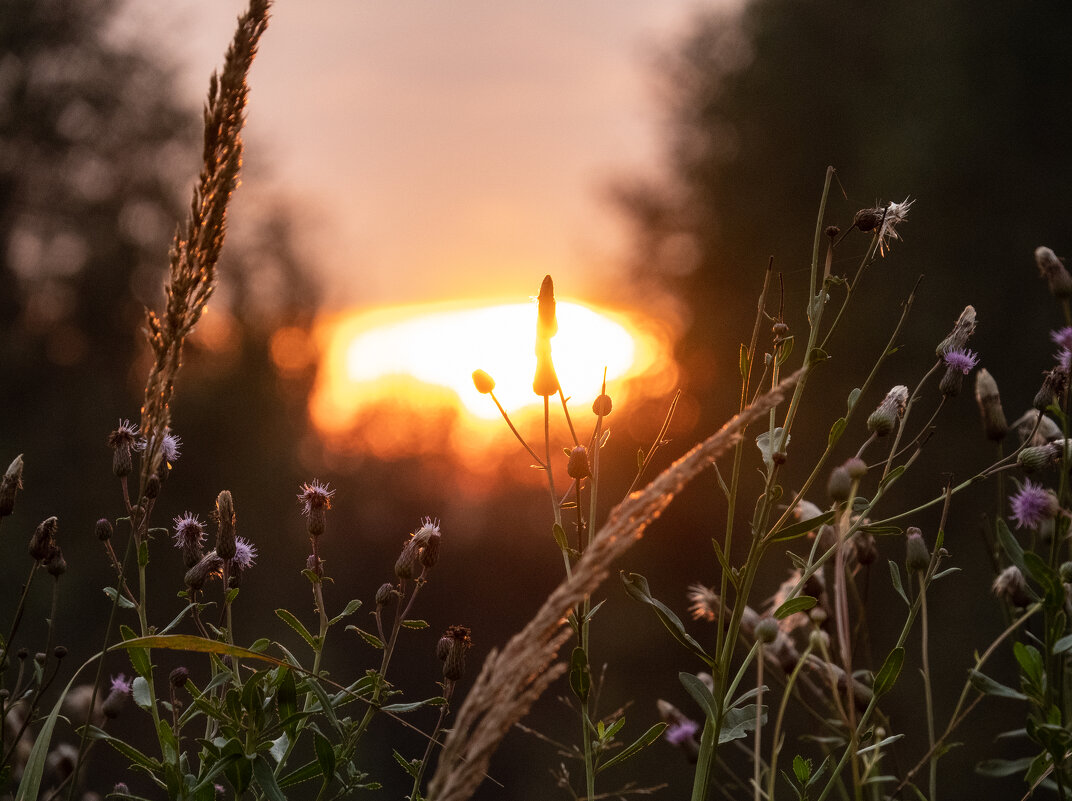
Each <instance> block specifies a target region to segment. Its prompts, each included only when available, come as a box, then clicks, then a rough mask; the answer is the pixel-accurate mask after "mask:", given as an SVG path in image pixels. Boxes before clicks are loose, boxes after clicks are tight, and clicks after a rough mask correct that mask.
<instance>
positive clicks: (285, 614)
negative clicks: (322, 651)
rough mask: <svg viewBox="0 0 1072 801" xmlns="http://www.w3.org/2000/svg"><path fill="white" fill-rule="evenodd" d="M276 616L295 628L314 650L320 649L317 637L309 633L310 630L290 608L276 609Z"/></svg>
mask: <svg viewBox="0 0 1072 801" xmlns="http://www.w3.org/2000/svg"><path fill="white" fill-rule="evenodd" d="M275 616H276V617H278V618H279V619H280V620H282V621H283V622H284V623H286V624H287V625H288V626H290V627H291V628H292V629H294V631H296V632H297V633H298V636H299V637H301V638H302V639H303V640H305V642H306V644H307V645H308V646H309V647H310V648H312V649H313V650H314V651H316V650H318V646H317V643H316V638H315V637H314V636H313V635H312V634H310V633H309V630H308V629H307V628H305V626H304V625H303V624H302V622H301V621H300V620H298V618H296V617H294V614H293V613H292V612H291V611H290V610H289V609H276V610H275Z"/></svg>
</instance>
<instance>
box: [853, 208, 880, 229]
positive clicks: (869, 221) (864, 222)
mask: <svg viewBox="0 0 1072 801" xmlns="http://www.w3.org/2000/svg"><path fill="white" fill-rule="evenodd" d="M885 217H886V207H885V206H877V207H875V208H871V209H860V210H859V211H858V212H856V216H855V217H853V218H852V224H853V226H855V227H856V229H857V230H859V231H862V232H863V233H865V234H866V233H867V232H868V231H874V230H875V229H876V228H878V227H879V226H880V225H882V221H883V219H885Z"/></svg>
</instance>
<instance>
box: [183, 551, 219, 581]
mask: <svg viewBox="0 0 1072 801" xmlns="http://www.w3.org/2000/svg"><path fill="white" fill-rule="evenodd" d="M222 569H223V559H222V558H220V556H219V555H218V554H217V553H216V552H215V551H209V552H208V553H207V554H205V555H204V556H203V557H201V561H200V562H198V563H197V564H196V565H194V566H193V567H191V568H190V569H189V570H187V571H186V577H185V579H184V580H185V583H186V586H187V587H190V588H192V589H195V590H199V589H201V588H202V587H203V586H204V585H205V582H206V581H208V579H209V577H210V576H212V575H213V574H215V573H218V572H220V570H222Z"/></svg>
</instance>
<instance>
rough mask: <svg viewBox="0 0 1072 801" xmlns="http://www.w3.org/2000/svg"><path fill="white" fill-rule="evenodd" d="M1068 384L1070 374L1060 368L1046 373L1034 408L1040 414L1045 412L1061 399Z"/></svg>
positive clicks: (1036, 396)
mask: <svg viewBox="0 0 1072 801" xmlns="http://www.w3.org/2000/svg"><path fill="white" fill-rule="evenodd" d="M1067 383H1068V373H1067V372H1065V371H1064V370H1062V369H1061V368H1060V367H1054V368H1053V369H1052V370H1049V371H1047V372H1046V374H1045V376H1044V377H1043V379H1042V386H1041V387H1040V388H1039V391H1038V393H1036V395H1035V400H1034V401H1033V402H1032V404H1031V405H1032V406H1034V407H1035V408H1036V409H1038V410H1039V411H1040V412H1041V411H1045V410H1046V409H1047V408H1048V407H1049V406H1050V405H1051V404H1052V403H1054V402H1055V401H1057V400H1058V398H1060V396H1061V394H1062V393H1063V392H1064V391H1065V385H1066V384H1067Z"/></svg>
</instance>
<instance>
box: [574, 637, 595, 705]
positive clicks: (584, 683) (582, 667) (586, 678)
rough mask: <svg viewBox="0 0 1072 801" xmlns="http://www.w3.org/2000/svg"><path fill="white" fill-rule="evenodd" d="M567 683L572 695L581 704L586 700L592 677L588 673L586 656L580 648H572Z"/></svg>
mask: <svg viewBox="0 0 1072 801" xmlns="http://www.w3.org/2000/svg"><path fill="white" fill-rule="evenodd" d="M569 683H570V689H571V690H573V694H574V695H576V696H577V697H578V698H580V699H581V701H582V703H583V702H585V701H587V700H588V692H589V690H591V688H592V677H591V675H590V674H589V673H588V655H587V654H586V653H585V652H584V649H583V648H581V647H580V646H577V647H576V648H574V649H573V653H572V654H571V655H570V671H569Z"/></svg>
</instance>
